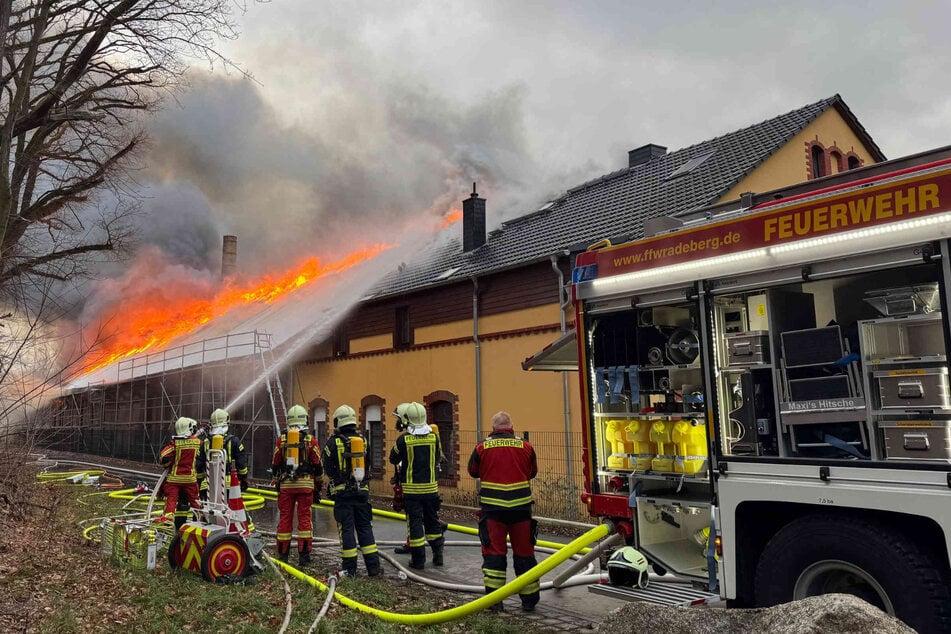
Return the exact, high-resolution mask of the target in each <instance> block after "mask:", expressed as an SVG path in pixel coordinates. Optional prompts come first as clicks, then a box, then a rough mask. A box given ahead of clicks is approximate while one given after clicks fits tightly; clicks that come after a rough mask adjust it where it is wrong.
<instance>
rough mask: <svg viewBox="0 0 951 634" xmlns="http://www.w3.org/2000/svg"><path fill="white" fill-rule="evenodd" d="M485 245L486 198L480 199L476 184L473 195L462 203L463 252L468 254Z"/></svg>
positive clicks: (473, 186) (473, 184)
mask: <svg viewBox="0 0 951 634" xmlns="http://www.w3.org/2000/svg"><path fill="white" fill-rule="evenodd" d="M483 244H485V198H479V194H477V193H476V184H475V183H472V194H470V195H469V198H467V199H466V200H463V201H462V250H463V251H464V252H466V253H468V252H469V251H473V250H475V249H478V248H479V247H481V246H482V245H483Z"/></svg>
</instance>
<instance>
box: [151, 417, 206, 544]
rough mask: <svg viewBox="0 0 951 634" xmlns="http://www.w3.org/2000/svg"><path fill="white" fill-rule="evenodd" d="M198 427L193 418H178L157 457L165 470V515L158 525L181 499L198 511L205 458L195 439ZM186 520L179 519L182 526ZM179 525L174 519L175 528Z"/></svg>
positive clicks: (198, 441)
mask: <svg viewBox="0 0 951 634" xmlns="http://www.w3.org/2000/svg"><path fill="white" fill-rule="evenodd" d="M197 426H198V424H197V423H196V422H195V420H194V419H192V418H186V417H184V416H183V417H181V418H179V419H178V420H177V421H175V435H174V436H173V437H172V442H170V443H169V444H167V445H165V447H164V448H163V449H162V453H161V454H159V464H160V465H162V466H163V467H165V468H166V469H167V470H168V474H167V475H166V476H165V484H164V485H162V491H163V492H164V493H165V512H164V513H163V514H162V516H161V517H159V518H158V521H160V522H164V521H166V520H167V519H169V518H170V517H172V515H173V513H175V507H176V506H177V505H178V498H179V496H180V495H184V496H185V499H186V500H187V501H188V505H189V506H190V507H192V508H199V507H200V503H199V502H198V474H199V473H202V472H204V470H205V454H204V453H203V452H202V450H201V440H199V439H198V437H197V436H195V435H194V434H195V429H196V427H197ZM184 522H185V520H184V518H182V521H181V523H182V524H184ZM179 526H180V524H179V523H178V521H177V518H176V528H178V527H179Z"/></svg>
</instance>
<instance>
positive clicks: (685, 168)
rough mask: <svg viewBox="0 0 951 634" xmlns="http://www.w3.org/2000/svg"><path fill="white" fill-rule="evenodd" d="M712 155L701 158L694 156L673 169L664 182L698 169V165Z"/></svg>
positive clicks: (711, 153)
mask: <svg viewBox="0 0 951 634" xmlns="http://www.w3.org/2000/svg"><path fill="white" fill-rule="evenodd" d="M713 154H714V153H713V152H710V153H709V154H704V155H703V156H695V157H694V158H692V159H690V160H689V161H687V162H686V163H684V164H683V165H681V166H680V167H678V168H677V169H675V170H674V171H673V172H671V173H670V174H669V175H668V176H667V178H665V179H664V180H667V181H669V180H673V179H675V178H678V177H680V176H685V175H687V174H689V173H690V172H692V171H694V170H695V169H697V168H698V167H700V165H702V164H703V163H704V162H705V161H706V160H707V159H708V158H710V157H711V156H713Z"/></svg>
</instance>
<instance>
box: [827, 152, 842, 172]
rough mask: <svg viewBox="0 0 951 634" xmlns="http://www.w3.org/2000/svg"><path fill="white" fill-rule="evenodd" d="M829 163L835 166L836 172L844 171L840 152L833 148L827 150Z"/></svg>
mask: <svg viewBox="0 0 951 634" xmlns="http://www.w3.org/2000/svg"><path fill="white" fill-rule="evenodd" d="M829 163H830V164H831V166H832V167H834V168H835V173H836V174H838V173H840V172H844V171H845V165H844V164H843V162H842V154H840V153H839V152H836V151H835V150H831V151H830V152H829Z"/></svg>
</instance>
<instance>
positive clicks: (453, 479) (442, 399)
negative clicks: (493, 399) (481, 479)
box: [423, 390, 459, 486]
mask: <svg viewBox="0 0 951 634" xmlns="http://www.w3.org/2000/svg"><path fill="white" fill-rule="evenodd" d="M423 404H424V405H426V409H427V410H428V415H429V424H430V426H432V427H436V428H438V429H439V440H440V442H441V443H442V452H443V455H444V456H445V457H446V462H445V463H444V466H443V473H442V477H441V478H440V479H439V483H440V484H442V485H445V486H456V484H457V483H458V482H459V397H458V396H456V395H455V394H453V393H452V392H449V391H447V390H437V391H435V392H431V393H430V394H428V395H427V396H425V397H424V398H423Z"/></svg>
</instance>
